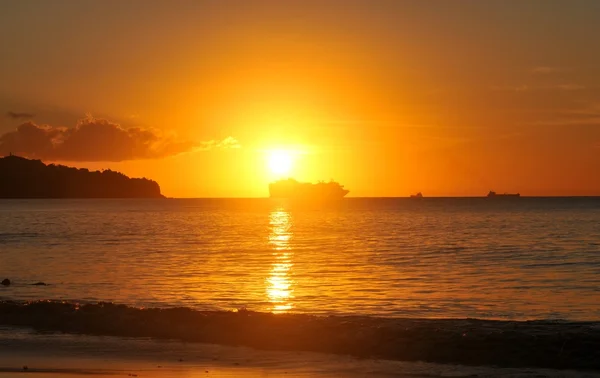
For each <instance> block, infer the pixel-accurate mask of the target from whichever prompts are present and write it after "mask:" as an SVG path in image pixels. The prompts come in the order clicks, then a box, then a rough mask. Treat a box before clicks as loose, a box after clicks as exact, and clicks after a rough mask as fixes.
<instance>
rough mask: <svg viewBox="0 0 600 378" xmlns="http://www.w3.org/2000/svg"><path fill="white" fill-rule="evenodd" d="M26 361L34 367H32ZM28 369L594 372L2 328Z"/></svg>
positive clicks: (247, 377)
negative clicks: (378, 358)
mask: <svg viewBox="0 0 600 378" xmlns="http://www.w3.org/2000/svg"><path fill="white" fill-rule="evenodd" d="M23 366H27V370H24V369H23ZM23 374H35V376H37V377H48V378H58V377H78V376H98V377H115V376H123V377H125V376H126V377H168V378H170V377H173V378H175V377H182V376H187V377H196V376H203V377H227V378H229V377H240V378H254V377H281V376H286V377H298V378H300V377H301V378H308V377H312V378H330V377H348V378H358V377H380V378H391V377H413V378H415V377H430V378H431V377H444V376H445V377H447V376H458V377H466V376H486V377H507V376H520V377H539V376H549V377H552V376H554V377H580V376H582V375H583V376H586V373H581V372H576V371H568V370H560V371H558V370H549V369H531V368H528V369H515V368H495V367H485V366H484V367H469V366H461V365H443V364H433V363H426V362H401V361H388V360H375V359H361V358H355V357H350V356H340V355H332V354H322V353H313V352H294V351H292V352H290V351H287V352H286V351H264V350H257V349H252V348H246V347H231V346H222V345H212V344H202V343H186V342H181V341H173V340H153V339H147V338H123V337H112V336H110V337H106V336H84V335H69V334H56V333H52V334H48V333H36V332H33V331H30V330H29V331H28V330H23V329H6V328H4V329H0V377H12V376H22V375H23ZM587 374H589V373H587ZM587 376H589V375H587Z"/></svg>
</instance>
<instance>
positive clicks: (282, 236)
mask: <svg viewBox="0 0 600 378" xmlns="http://www.w3.org/2000/svg"><path fill="white" fill-rule="evenodd" d="M269 223H270V226H271V233H270V234H269V244H270V245H271V247H272V248H273V263H272V264H271V270H270V272H269V276H268V277H267V279H266V283H267V297H268V300H269V302H271V304H272V308H271V311H272V312H274V313H283V312H286V311H289V310H291V309H292V308H294V303H293V302H292V301H293V299H294V289H293V286H294V281H293V280H292V278H291V269H292V267H293V265H294V263H293V257H294V252H293V251H292V248H291V247H290V240H291V239H292V236H293V233H292V219H291V215H290V213H289V212H287V211H283V210H277V211H273V212H271V215H270V222H269Z"/></svg>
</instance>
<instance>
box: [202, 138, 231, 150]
mask: <svg viewBox="0 0 600 378" xmlns="http://www.w3.org/2000/svg"><path fill="white" fill-rule="evenodd" d="M240 147H241V145H240V142H238V140H237V139H235V138H234V137H231V136H229V137H227V138H225V139H223V140H215V139H213V140H208V141H204V142H201V143H200V146H199V147H198V148H197V150H201V151H202V150H212V149H216V148H240Z"/></svg>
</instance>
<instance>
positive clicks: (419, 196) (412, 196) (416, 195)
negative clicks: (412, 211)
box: [410, 192, 423, 198]
mask: <svg viewBox="0 0 600 378" xmlns="http://www.w3.org/2000/svg"><path fill="white" fill-rule="evenodd" d="M410 198H423V193H421V192H419V193H417V194H411V195H410Z"/></svg>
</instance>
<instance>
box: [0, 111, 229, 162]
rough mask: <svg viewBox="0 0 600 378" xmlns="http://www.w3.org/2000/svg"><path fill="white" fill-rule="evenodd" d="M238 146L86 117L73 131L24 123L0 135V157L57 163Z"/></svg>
mask: <svg viewBox="0 0 600 378" xmlns="http://www.w3.org/2000/svg"><path fill="white" fill-rule="evenodd" d="M233 146H238V147H239V143H238V142H237V141H236V140H235V139H234V138H232V137H228V138H225V139H224V140H222V141H215V140H211V141H208V142H200V143H194V142H190V141H182V140H179V139H178V138H177V137H176V136H175V135H172V134H167V133H164V132H161V131H159V130H155V129H151V128H140V127H133V128H123V127H121V126H120V125H119V124H117V123H113V122H111V121H108V120H105V119H97V118H94V117H91V116H88V117H86V118H84V119H82V120H80V121H79V122H78V123H77V125H76V126H75V127H73V128H68V127H55V126H50V125H38V124H36V123H33V122H31V121H30V122H25V123H23V124H21V125H20V126H18V127H17V129H16V130H14V131H10V132H7V133H5V134H4V135H2V136H0V154H5V155H6V154H8V153H13V154H17V155H20V156H25V157H29V158H36V159H42V160H58V161H88V162H92V161H112V162H118V161H125V160H137V159H155V158H163V157H167V156H173V155H178V154H181V153H185V152H191V151H194V150H197V149H199V148H200V149H202V150H208V149H213V148H228V147H233Z"/></svg>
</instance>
